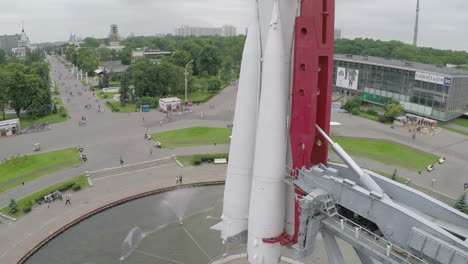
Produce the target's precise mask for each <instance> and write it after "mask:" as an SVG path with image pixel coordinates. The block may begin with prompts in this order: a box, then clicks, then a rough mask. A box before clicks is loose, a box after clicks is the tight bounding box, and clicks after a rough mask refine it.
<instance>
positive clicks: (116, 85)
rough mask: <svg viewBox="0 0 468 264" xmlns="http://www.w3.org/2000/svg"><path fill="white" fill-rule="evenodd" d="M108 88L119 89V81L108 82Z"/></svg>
mask: <svg viewBox="0 0 468 264" xmlns="http://www.w3.org/2000/svg"><path fill="white" fill-rule="evenodd" d="M109 87H120V81H110V82H109Z"/></svg>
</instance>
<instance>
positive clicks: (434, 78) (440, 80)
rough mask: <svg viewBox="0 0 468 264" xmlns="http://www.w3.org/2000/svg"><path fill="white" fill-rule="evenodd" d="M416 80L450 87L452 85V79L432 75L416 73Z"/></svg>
mask: <svg viewBox="0 0 468 264" xmlns="http://www.w3.org/2000/svg"><path fill="white" fill-rule="evenodd" d="M414 79H415V80H417V81H423V82H430V83H436V84H442V85H448V86H450V85H452V78H449V77H445V76H442V75H437V74H432V73H425V72H416V74H415V76H414Z"/></svg>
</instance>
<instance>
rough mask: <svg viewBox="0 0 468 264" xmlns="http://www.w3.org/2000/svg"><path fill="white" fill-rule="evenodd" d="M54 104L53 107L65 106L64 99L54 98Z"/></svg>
mask: <svg viewBox="0 0 468 264" xmlns="http://www.w3.org/2000/svg"><path fill="white" fill-rule="evenodd" d="M52 104H53V105H63V101H62V98H53V99H52Z"/></svg>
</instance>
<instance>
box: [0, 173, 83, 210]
mask: <svg viewBox="0 0 468 264" xmlns="http://www.w3.org/2000/svg"><path fill="white" fill-rule="evenodd" d="M88 186H89V185H88V179H87V178H86V176H84V175H82V176H77V177H75V178H72V179H70V180H66V181H63V182H61V183H57V184H54V185H52V186H49V187H47V188H45V189H43V190H40V191H38V192H35V193H33V194H31V195H28V196H26V197H24V198H22V199H20V200H17V201H15V202H16V205H17V209H16V210H15V211H16V212H14V213H13V212H10V206H6V207H4V208H2V209H1V210H0V212H1V213H4V214H6V215H9V216H11V217H15V218H19V217H21V216H22V215H24V214H25V213H28V212H30V211H31V210H32V207H33V206H34V205H35V204H37V203H39V202H44V200H43V198H44V196H46V195H49V194H51V193H53V192H55V191H60V192H66V191H68V190H70V189H72V190H74V191H78V190H81V189H83V188H85V187H88Z"/></svg>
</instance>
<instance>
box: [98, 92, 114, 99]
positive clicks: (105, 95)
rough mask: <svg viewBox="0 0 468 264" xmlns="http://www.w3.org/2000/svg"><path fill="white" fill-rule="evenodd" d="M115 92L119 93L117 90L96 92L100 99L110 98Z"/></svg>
mask: <svg viewBox="0 0 468 264" xmlns="http://www.w3.org/2000/svg"><path fill="white" fill-rule="evenodd" d="M116 94H119V93H117V92H115V93H104V92H100V93H98V94H96V96H97V97H99V98H100V99H112V98H114V95H116Z"/></svg>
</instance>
